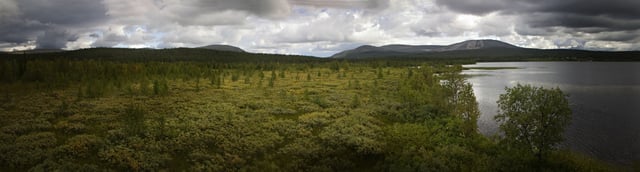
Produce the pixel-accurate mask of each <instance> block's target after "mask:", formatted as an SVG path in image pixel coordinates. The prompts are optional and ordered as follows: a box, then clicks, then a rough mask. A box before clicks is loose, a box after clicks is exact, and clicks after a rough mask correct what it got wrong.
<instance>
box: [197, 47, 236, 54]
mask: <svg viewBox="0 0 640 172" xmlns="http://www.w3.org/2000/svg"><path fill="white" fill-rule="evenodd" d="M198 48H201V49H209V50H216V51H231V52H237V53H246V51H244V50H243V49H241V48H238V47H234V46H231V45H207V46H203V47H198Z"/></svg>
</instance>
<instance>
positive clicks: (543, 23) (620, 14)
mask: <svg viewBox="0 0 640 172" xmlns="http://www.w3.org/2000/svg"><path fill="white" fill-rule="evenodd" d="M436 3H437V4H439V5H441V6H445V7H446V8H448V9H451V10H454V11H457V12H462V13H467V14H474V15H486V14H488V13H498V14H502V15H511V16H516V17H517V18H518V19H519V23H516V25H517V26H516V28H515V30H516V32H517V33H519V34H521V35H536V36H549V35H554V34H565V35H571V36H584V35H580V34H576V33H592V34H597V35H598V36H596V37H595V38H591V39H595V40H602V41H610V40H620V41H624V40H626V41H629V40H633V39H635V37H637V36H635V35H633V34H617V35H606V34H607V33H611V32H620V31H625V32H627V33H632V32H631V31H637V30H639V29H640V10H638V7H640V1H629V0H484V1H476V0H436ZM559 30H562V31H559ZM633 33H635V32H633ZM574 42H575V41H574ZM556 45H559V46H562V45H564V43H563V42H556Z"/></svg>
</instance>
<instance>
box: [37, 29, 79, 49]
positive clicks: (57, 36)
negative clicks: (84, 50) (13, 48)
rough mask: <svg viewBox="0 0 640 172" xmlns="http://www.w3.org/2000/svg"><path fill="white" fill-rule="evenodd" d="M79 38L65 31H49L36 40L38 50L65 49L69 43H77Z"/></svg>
mask: <svg viewBox="0 0 640 172" xmlns="http://www.w3.org/2000/svg"><path fill="white" fill-rule="evenodd" d="M77 39H78V36H76V35H73V34H71V33H69V32H67V31H65V30H47V31H45V32H44V34H43V35H40V36H39V37H38V38H37V40H36V49H60V48H64V47H65V46H66V44H67V42H70V41H71V42H72V41H76V40H77Z"/></svg>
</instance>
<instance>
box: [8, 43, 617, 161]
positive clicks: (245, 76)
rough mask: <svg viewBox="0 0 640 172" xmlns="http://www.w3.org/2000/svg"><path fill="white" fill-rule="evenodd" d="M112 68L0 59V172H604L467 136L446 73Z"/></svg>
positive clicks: (353, 68) (469, 109) (445, 68)
mask: <svg viewBox="0 0 640 172" xmlns="http://www.w3.org/2000/svg"><path fill="white" fill-rule="evenodd" d="M64 55H65V54H62V56H64ZM67 55H69V56H73V57H75V56H80V55H77V54H67ZM86 55H87V56H90V55H94V54H91V53H89V54H86ZM231 55H235V54H231ZM113 58H114V59H116V60H113V59H104V60H101V59H96V58H86V59H83V58H54V57H51V58H49V57H47V58H33V59H28V60H24V59H19V58H6V59H2V60H0V66H2V68H1V69H0V77H1V78H0V80H1V81H2V82H1V83H0V88H1V89H0V90H2V91H1V92H0V103H1V104H0V126H1V128H0V171H27V170H29V171H56V170H59V171H162V170H165V171H609V170H615V169H612V168H613V167H612V166H610V165H608V164H606V163H603V162H599V161H597V160H593V159H590V158H588V157H586V156H583V155H579V154H577V153H572V152H569V151H566V150H557V151H552V152H548V153H547V157H546V158H545V159H544V161H539V160H538V159H536V157H535V156H529V155H530V154H529V153H527V152H525V151H524V150H520V149H511V147H510V146H507V145H504V144H505V143H504V142H501V141H500V140H501V139H500V138H493V137H491V138H490V137H486V136H483V135H481V134H479V133H478V131H477V125H476V120H477V118H478V116H479V111H478V105H477V103H476V101H475V96H474V94H473V90H472V89H471V85H470V84H469V83H468V82H467V81H466V80H465V78H464V76H462V75H460V71H461V70H462V67H461V66H460V65H459V64H455V63H452V62H425V61H396V60H387V61H385V60H375V61H366V60H361V61H344V60H309V59H303V60H288V58H293V57H287V59H285V58H282V59H280V60H260V61H252V60H218V61H215V60H210V61H209V60H194V61H190V60H185V61H181V60H175V61H174V60H149V59H153V57H147V56H145V58H142V59H139V60H121V59H123V58H118V57H113ZM163 59H175V58H163ZM294 59H295V58H294Z"/></svg>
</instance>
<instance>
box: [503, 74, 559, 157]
mask: <svg viewBox="0 0 640 172" xmlns="http://www.w3.org/2000/svg"><path fill="white" fill-rule="evenodd" d="M505 89H506V93H505V94H502V95H500V99H499V100H498V108H499V113H498V115H497V116H496V117H495V119H496V120H497V121H498V122H500V123H502V124H501V125H500V129H501V130H502V131H503V132H504V140H503V141H506V143H507V144H509V145H513V146H515V147H518V148H522V149H524V150H527V151H529V152H531V153H532V154H534V155H535V156H536V157H537V158H538V161H541V160H542V158H543V157H545V155H546V154H547V153H548V152H549V151H551V150H553V149H554V145H555V144H556V143H559V142H561V141H562V140H563V138H562V132H563V131H564V128H565V127H566V126H567V125H568V124H569V122H570V120H571V109H569V102H568V100H567V99H566V95H565V94H564V93H563V92H562V90H560V89H559V88H554V89H545V88H543V87H533V86H531V85H520V84H518V85H516V86H515V87H513V88H505Z"/></svg>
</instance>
